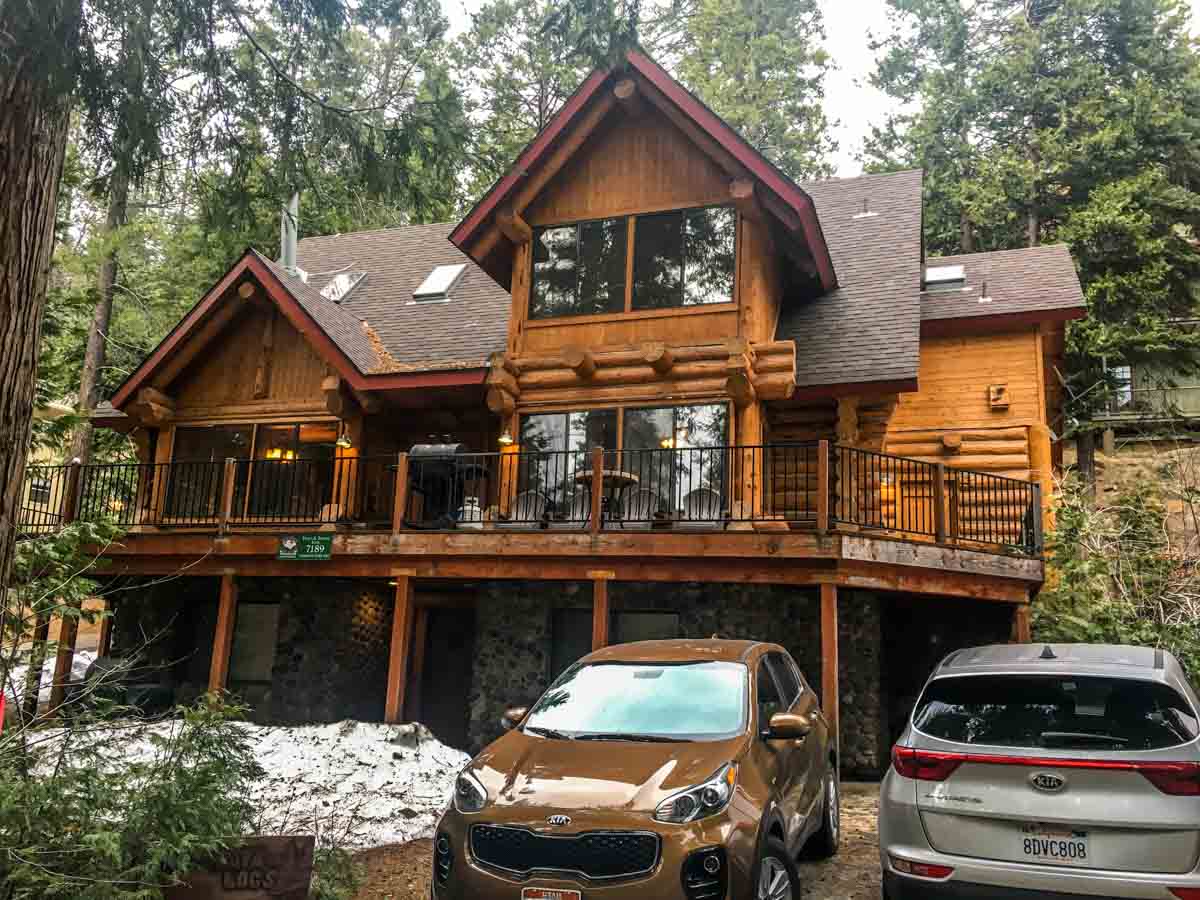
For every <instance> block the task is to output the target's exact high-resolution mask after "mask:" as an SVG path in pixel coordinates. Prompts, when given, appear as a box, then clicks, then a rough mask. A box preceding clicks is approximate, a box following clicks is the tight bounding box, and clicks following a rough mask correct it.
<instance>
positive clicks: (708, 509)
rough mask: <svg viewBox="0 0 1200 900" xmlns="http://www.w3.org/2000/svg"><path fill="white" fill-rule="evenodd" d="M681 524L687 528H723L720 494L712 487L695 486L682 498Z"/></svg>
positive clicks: (723, 517) (723, 520) (723, 515)
mask: <svg viewBox="0 0 1200 900" xmlns="http://www.w3.org/2000/svg"><path fill="white" fill-rule="evenodd" d="M681 524H683V525H686V526H687V527H688V528H724V527H725V513H724V509H723V504H722V502H721V495H720V494H718V493H717V492H716V491H714V490H713V489H712V488H696V489H695V490H694V491H691V492H689V493H688V494H686V495H685V496H684V498H683V517H682V519H681Z"/></svg>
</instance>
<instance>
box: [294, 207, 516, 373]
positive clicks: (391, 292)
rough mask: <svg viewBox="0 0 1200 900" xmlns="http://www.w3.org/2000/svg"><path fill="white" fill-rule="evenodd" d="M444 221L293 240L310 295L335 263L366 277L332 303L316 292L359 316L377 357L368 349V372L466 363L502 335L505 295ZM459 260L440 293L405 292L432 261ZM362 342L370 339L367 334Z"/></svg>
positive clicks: (486, 352) (497, 346)
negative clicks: (422, 297) (438, 296)
mask: <svg viewBox="0 0 1200 900" xmlns="http://www.w3.org/2000/svg"><path fill="white" fill-rule="evenodd" d="M450 229H451V226H450V225H449V224H445V223H442V224H437V225H409V226H407V227H402V228H386V229H379V230H375V231H360V232H355V233H352V234H340V235H327V236H324V237H308V238H304V239H303V240H301V241H300V243H299V247H298V251H297V257H296V259H297V263H298V264H299V266H300V267H301V268H302V269H304V270H305V271H307V272H308V273H309V276H308V284H307V285H306V287H307V288H308V289H309V290H310V291H311V292H313V293H315V294H316V295H317V296H318V297H320V291H321V289H322V288H324V287H325V286H326V285H327V284H329V282H330V281H332V280H333V278H334V277H335V275H336V273H337V272H338V271H341V270H354V271H364V272H366V273H367V274H366V277H365V278H364V279H363V280H362V281H361V282H359V283H358V284H357V285H356V286H355V287H354V289H353V290H351V291H350V292H349V293H348V294H347V295H346V296H345V298H344V299H343V300H342V302H341V303H340V304H334V303H332V302H331V301H329V300H326V299H325V298H324V297H320V300H321V302H322V303H323V304H324V305H325V306H332V307H334V308H335V309H337V310H339V311H340V312H342V313H344V314H346V315H349V316H350V317H352V318H354V319H355V320H356V321H365V322H366V323H367V324H368V326H369V332H365V331H363V330H362V329H361V328H360V329H359V334H360V335H363V336H364V337H366V336H368V335H369V334H371V333H373V334H374V336H375V339H376V340H377V341H378V346H379V347H380V348H382V350H383V351H384V353H383V358H379V357H378V355H377V354H375V353H374V352H373V353H372V358H373V363H372V365H371V367H370V368H368V369H366V370H364V371H365V372H367V373H369V374H386V373H389V372H409V371H431V370H446V369H470V368H480V367H483V366H486V365H487V360H488V357H489V356H490V355H491V354H492V353H494V352H496V351H499V350H503V349H504V346H505V343H506V341H507V340H508V317H509V311H510V309H511V306H512V300H511V298H510V297H509V294H508V291H506V290H504V289H503V288H501V287H500V286H499V285H497V284H496V282H494V281H493V280H492V279H491V278H489V277H488V276H487V273H486V272H484V271H483V270H482V269H480V268H479V267H477V266H476V265H475V264H474V263H473V262H471V260H470V259H468V258H467V257H466V256H465V255H463V253H462V252H461V251H459V250H458V248H456V247H455V246H454V245H453V244H451V243H449V242H448V241H447V240H446V236H447V235H448V234H449V233H450ZM459 263H466V264H467V268H466V269H465V270H464V271H463V274H462V276H461V277H460V278H459V279H458V280H457V281H456V282H455V283H454V286H453V287H452V288H451V290H450V292H449V294H448V296H447V299H446V300H444V301H443V300H429V301H421V302H418V301H414V300H413V292H414V291H415V290H416V289H417V288H418V287H419V286H420V284H421V282H422V281H424V280H425V278H426V276H428V275H429V273H430V272H432V271H433V269H434V268H436V267H437V266H444V265H455V264H459ZM368 345H370V340H369V339H368Z"/></svg>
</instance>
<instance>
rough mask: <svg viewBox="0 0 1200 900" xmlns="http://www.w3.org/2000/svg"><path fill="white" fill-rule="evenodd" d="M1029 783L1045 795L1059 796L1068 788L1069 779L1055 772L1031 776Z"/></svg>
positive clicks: (1038, 773) (1036, 773)
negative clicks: (1060, 792) (1059, 793)
mask: <svg viewBox="0 0 1200 900" xmlns="http://www.w3.org/2000/svg"><path fill="white" fill-rule="evenodd" d="M1029 783H1030V784H1031V785H1033V787H1034V788H1035V789H1036V790H1039V791H1042V792H1043V793H1046V794H1057V793H1058V792H1059V791H1061V790H1062V789H1063V788H1065V787H1066V786H1067V779H1065V778H1063V777H1062V776H1061V775H1055V774H1054V773H1053V772H1034V773H1033V774H1032V775H1030V776H1029Z"/></svg>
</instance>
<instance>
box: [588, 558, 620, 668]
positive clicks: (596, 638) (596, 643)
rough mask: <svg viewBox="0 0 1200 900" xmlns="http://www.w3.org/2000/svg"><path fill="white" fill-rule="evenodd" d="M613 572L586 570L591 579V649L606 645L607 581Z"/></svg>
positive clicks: (610, 578)
mask: <svg viewBox="0 0 1200 900" xmlns="http://www.w3.org/2000/svg"><path fill="white" fill-rule="evenodd" d="M615 574H616V573H615V572H611V571H608V570H596V571H591V572H588V577H589V578H591V579H592V649H593V650H599V649H601V648H603V647H607V646H608V618H609V616H608V583H609V582H610V581H611V580H612V578H613V575H615Z"/></svg>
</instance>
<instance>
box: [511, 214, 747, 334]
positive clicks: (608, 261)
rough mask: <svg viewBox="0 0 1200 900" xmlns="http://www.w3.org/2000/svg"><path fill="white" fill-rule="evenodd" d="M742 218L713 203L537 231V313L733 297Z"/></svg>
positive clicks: (533, 313)
mask: <svg viewBox="0 0 1200 900" xmlns="http://www.w3.org/2000/svg"><path fill="white" fill-rule="evenodd" d="M735 224H736V214H735V212H734V210H733V209H732V208H730V207H727V206H711V207H701V208H695V209H683V210H675V211H672V212H663V213H652V214H648V215H641V216H629V217H624V218H619V219H598V220H593V221H588V222H577V223H574V224H569V225H555V226H550V227H544V228H538V229H535V231H534V238H533V288H532V296H531V298H530V304H529V317H530V318H531V319H548V318H553V317H555V316H580V315H594V314H600V313H618V312H623V311H641V310H653V309H670V308H672V307H682V306H699V305H704V304H709V303H730V302H732V301H733V280H734V258H735V251H734V245H735V241H734V233H735ZM631 233H632V238H633V241H632V244H633V260H632V261H630V260H629V259H628V257H629V245H630V240H629V238H630V235H631ZM629 262H632V270H633V281H632V284H629V283H627V278H626V270H627V264H628V263H629Z"/></svg>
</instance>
